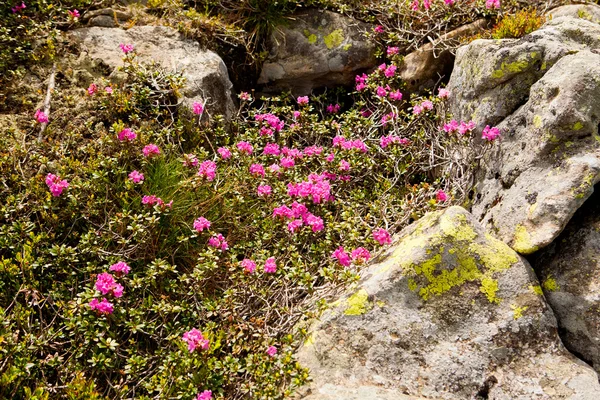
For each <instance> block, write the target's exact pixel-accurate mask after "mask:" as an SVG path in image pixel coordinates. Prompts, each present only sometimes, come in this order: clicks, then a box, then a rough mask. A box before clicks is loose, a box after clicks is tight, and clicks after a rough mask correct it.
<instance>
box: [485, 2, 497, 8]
mask: <svg viewBox="0 0 600 400" xmlns="http://www.w3.org/2000/svg"><path fill="white" fill-rule="evenodd" d="M485 8H488V9H490V8H500V0H486V2H485Z"/></svg>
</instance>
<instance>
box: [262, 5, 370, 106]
mask: <svg viewBox="0 0 600 400" xmlns="http://www.w3.org/2000/svg"><path fill="white" fill-rule="evenodd" d="M371 29H372V26H370V25H368V24H365V23H362V22H359V21H356V20H353V19H352V18H349V17H346V16H343V15H341V14H337V13H334V12H330V11H320V10H316V9H310V10H306V11H302V12H300V13H298V14H296V15H294V16H293V17H292V18H291V20H290V22H289V23H287V24H286V25H281V26H278V27H277V28H276V29H275V31H274V32H273V34H272V35H271V38H270V40H269V44H268V45H269V57H268V58H267V60H266V61H265V63H264V65H263V68H262V71H261V74H260V77H259V81H258V83H259V85H263V90H264V91H265V92H279V91H282V90H291V91H292V92H293V93H294V94H295V95H305V94H309V93H310V92H311V90H312V89H314V88H317V87H322V86H333V85H340V84H352V83H353V82H354V77H355V76H356V74H357V73H358V72H360V71H364V70H367V69H370V68H373V67H375V65H376V63H377V59H376V58H375V44H374V43H373V42H372V41H369V40H367V39H366V38H365V37H364V34H363V33H364V32H366V31H367V30H371Z"/></svg>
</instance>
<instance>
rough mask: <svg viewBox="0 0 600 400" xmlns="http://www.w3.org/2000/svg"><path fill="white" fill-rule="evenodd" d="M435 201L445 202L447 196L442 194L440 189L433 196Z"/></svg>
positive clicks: (444, 193)
mask: <svg viewBox="0 0 600 400" xmlns="http://www.w3.org/2000/svg"><path fill="white" fill-rule="evenodd" d="M435 199H436V200H437V201H440V202H442V201H446V200H448V194H446V192H444V191H443V190H442V189H440V190H438V191H437V193H436V194H435Z"/></svg>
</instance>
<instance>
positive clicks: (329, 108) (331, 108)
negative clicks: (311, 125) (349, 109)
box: [327, 104, 340, 114]
mask: <svg viewBox="0 0 600 400" xmlns="http://www.w3.org/2000/svg"><path fill="white" fill-rule="evenodd" d="M339 111H340V105H339V104H335V105H334V104H330V105H328V106H327V112H328V113H329V114H337V113H338V112H339Z"/></svg>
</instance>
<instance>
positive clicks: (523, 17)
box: [492, 9, 546, 39]
mask: <svg viewBox="0 0 600 400" xmlns="http://www.w3.org/2000/svg"><path fill="white" fill-rule="evenodd" d="M544 22H546V18H545V17H544V16H543V15H539V14H538V12H537V11H536V10H535V9H525V10H519V11H517V12H516V13H514V14H509V15H506V16H505V17H504V18H502V19H501V20H500V22H498V24H497V25H496V26H495V27H494V29H493V30H492V38H494V39H513V38H520V37H523V36H525V35H527V34H528V33H531V32H533V31H535V30H537V29H539V28H540V26H542V25H543V24H544Z"/></svg>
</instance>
